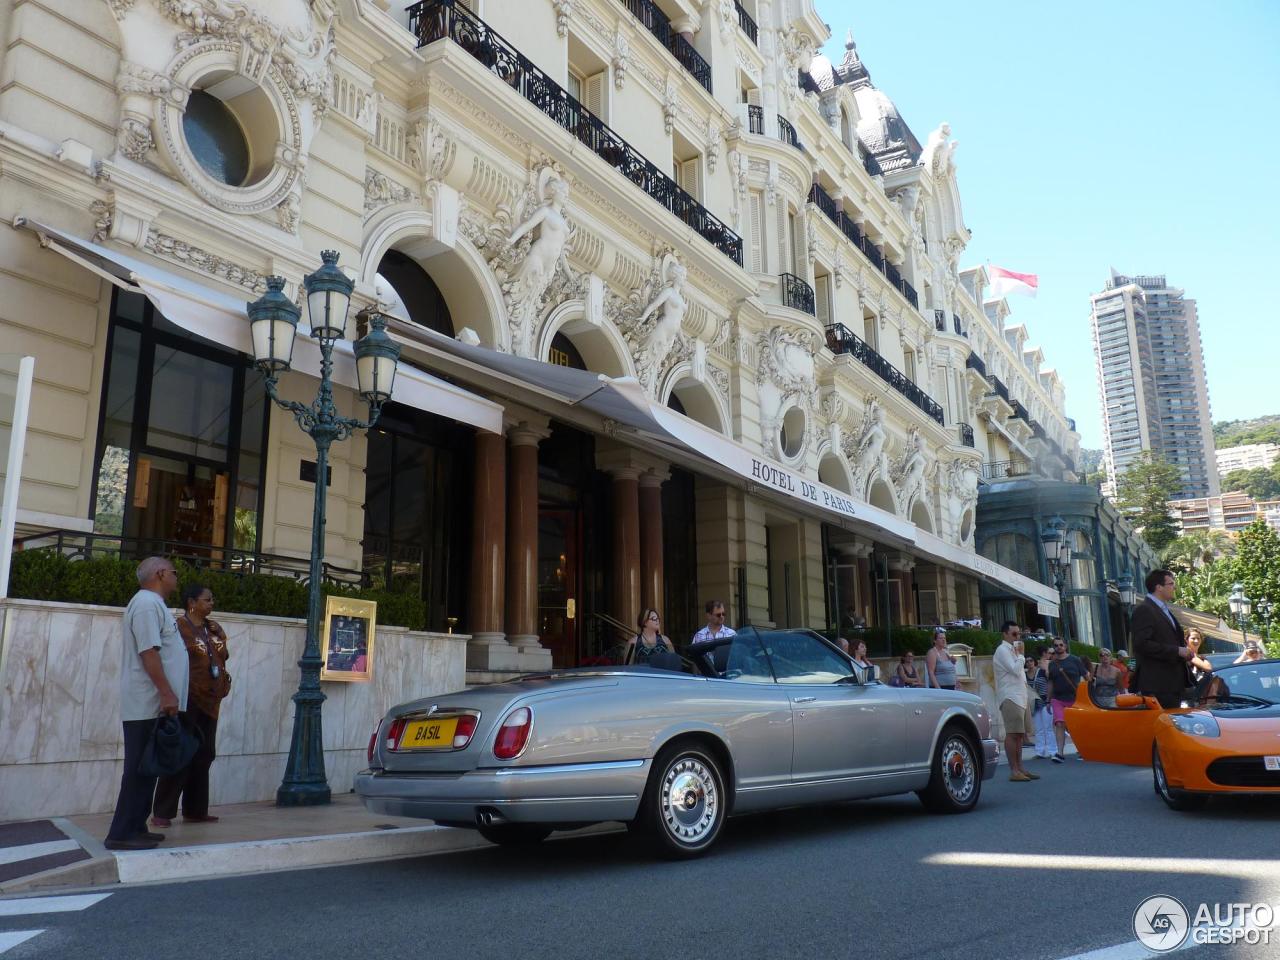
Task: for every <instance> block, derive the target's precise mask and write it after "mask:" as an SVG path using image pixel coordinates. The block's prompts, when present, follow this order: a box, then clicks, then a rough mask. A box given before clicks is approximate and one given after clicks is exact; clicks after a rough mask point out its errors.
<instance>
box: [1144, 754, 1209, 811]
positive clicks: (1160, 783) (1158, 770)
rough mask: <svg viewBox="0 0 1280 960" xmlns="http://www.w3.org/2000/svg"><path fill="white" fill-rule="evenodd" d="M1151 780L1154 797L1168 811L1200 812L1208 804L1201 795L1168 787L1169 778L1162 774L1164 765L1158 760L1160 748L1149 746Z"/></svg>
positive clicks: (1207, 800)
mask: <svg viewBox="0 0 1280 960" xmlns="http://www.w3.org/2000/svg"><path fill="white" fill-rule="evenodd" d="M1151 779H1152V781H1153V786H1154V787H1155V789H1156V796H1158V797H1159V798H1160V799H1161V800H1163V801H1164V802H1165V803H1166V804H1167V805H1168V807H1169V809H1170V810H1182V811H1186V810H1202V809H1204V805H1205V804H1206V803H1208V802H1209V798H1208V797H1206V796H1205V795H1204V794H1203V793H1187V791H1185V790H1179V789H1177V788H1176V787H1171V786H1169V778H1168V776H1166V775H1165V772H1164V763H1163V762H1161V760H1160V746H1159V745H1158V744H1155V743H1153V744H1152V745H1151Z"/></svg>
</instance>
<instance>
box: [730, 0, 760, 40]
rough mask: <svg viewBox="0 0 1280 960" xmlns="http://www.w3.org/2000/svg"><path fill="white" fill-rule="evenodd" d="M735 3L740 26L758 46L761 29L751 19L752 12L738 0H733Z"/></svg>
mask: <svg viewBox="0 0 1280 960" xmlns="http://www.w3.org/2000/svg"><path fill="white" fill-rule="evenodd" d="M733 5H734V6H735V7H737V8H738V26H740V27H741V28H742V32H743V33H745V34H746V35H747V39H748V40H750V41H751V42H752V43H754V44H756V45H757V46H758V45H759V43H760V30H759V28H758V27H757V26H756V22H755V21H754V20H752V19H751V14H749V13H747V11H746V10H744V9H743V8H742V4H740V3H738V0H733Z"/></svg>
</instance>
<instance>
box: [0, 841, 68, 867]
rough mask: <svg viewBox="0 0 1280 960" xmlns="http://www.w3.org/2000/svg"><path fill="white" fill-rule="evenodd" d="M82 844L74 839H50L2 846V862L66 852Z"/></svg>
mask: <svg viewBox="0 0 1280 960" xmlns="http://www.w3.org/2000/svg"><path fill="white" fill-rule="evenodd" d="M79 849H80V844H78V843H76V842H75V841H74V840H49V841H47V842H45V843H24V844H20V845H19V846H16V847H0V864H5V863H17V862H18V861H19V860H31V859H33V858H35V857H47V856H49V854H51V853H66V852H67V851H69V850H79Z"/></svg>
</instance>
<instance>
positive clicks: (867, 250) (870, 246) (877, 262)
mask: <svg viewBox="0 0 1280 960" xmlns="http://www.w3.org/2000/svg"><path fill="white" fill-rule="evenodd" d="M861 250H862V255H863V256H864V257H866V258H867V259H868V260H870V261H871V265H872V266H873V267H875V268H876V269H877V270H879V271H880V272H881V273H884V254H883V253H881V252H880V248H879V247H877V246H876V245H875V244H874V243H872V242H871V238H870V237H868V236H867V235H866V234H863V235H862V246H861Z"/></svg>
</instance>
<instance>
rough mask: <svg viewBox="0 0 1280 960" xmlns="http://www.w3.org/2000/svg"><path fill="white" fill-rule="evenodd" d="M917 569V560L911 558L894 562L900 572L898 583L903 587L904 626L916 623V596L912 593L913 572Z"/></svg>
mask: <svg viewBox="0 0 1280 960" xmlns="http://www.w3.org/2000/svg"><path fill="white" fill-rule="evenodd" d="M915 567H916V563H915V560H914V559H912V558H910V557H903V558H901V559H899V560H896V561H894V568H895V569H896V570H897V571H898V582H899V583H900V584H901V585H902V622H903V624H913V623H915V622H916V605H915V596H914V595H913V594H912V592H911V585H912V581H913V575H912V571H913V570H915Z"/></svg>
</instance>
